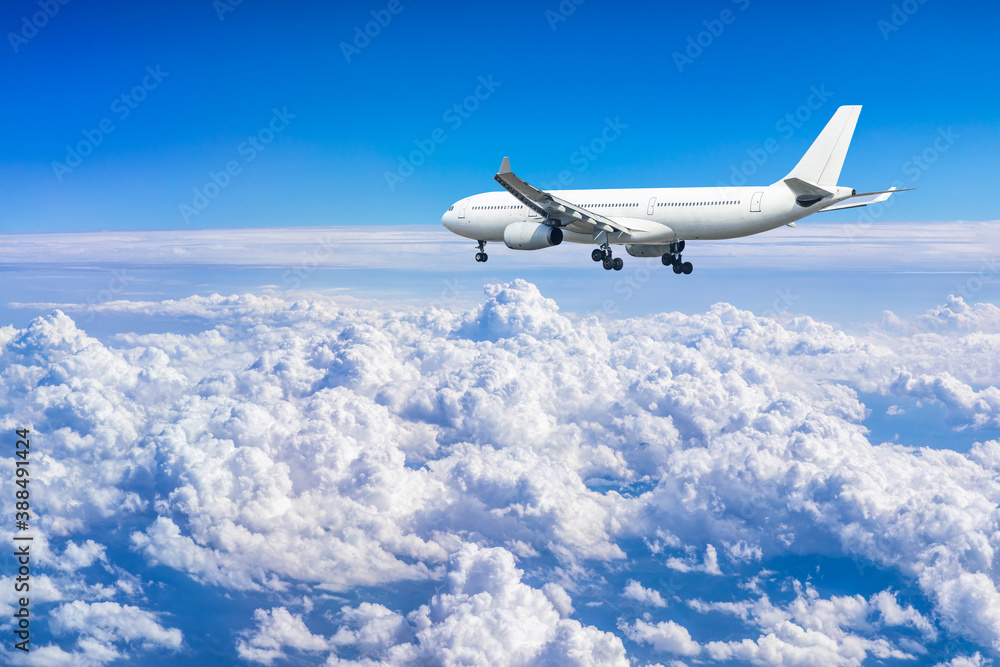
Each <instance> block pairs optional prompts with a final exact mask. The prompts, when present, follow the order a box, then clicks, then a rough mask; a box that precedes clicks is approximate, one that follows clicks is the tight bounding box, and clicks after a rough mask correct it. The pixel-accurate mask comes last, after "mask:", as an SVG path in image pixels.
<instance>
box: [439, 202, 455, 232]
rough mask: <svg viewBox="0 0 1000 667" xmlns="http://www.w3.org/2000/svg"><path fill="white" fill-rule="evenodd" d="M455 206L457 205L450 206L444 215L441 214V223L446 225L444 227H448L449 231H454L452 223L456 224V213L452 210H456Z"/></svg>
mask: <svg viewBox="0 0 1000 667" xmlns="http://www.w3.org/2000/svg"><path fill="white" fill-rule="evenodd" d="M454 208H455V207H454V206H452V207H451V208H449V209H448V210H447V211H445V212H444V215H442V216H441V224H442V225H444V228H445V229H447V230H448V231H449V232H451V231H454V230H453V229H452V224H454V213H453V212H452V211H453V210H454Z"/></svg>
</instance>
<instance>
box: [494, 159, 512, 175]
mask: <svg viewBox="0 0 1000 667" xmlns="http://www.w3.org/2000/svg"><path fill="white" fill-rule="evenodd" d="M497 173H498V174H510V173H512V172H511V170H510V159H509V158H507V157H504V159H503V162H501V163H500V171H498V172H497Z"/></svg>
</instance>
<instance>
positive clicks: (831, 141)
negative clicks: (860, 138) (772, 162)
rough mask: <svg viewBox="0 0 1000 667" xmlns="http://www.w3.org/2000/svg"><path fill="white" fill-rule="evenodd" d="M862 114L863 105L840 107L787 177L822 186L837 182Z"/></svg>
mask: <svg viewBox="0 0 1000 667" xmlns="http://www.w3.org/2000/svg"><path fill="white" fill-rule="evenodd" d="M860 114H861V106H860V105H857V106H843V107H840V108H839V109H837V112H836V113H835V114H833V118H831V119H830V122H829V123H827V124H826V127H824V128H823V131H822V132H820V133H819V136H818V137H816V141H814V142H813V144H812V146H810V147H809V150H808V151H806V154H805V155H803V156H802V159H801V160H799V163H798V164H797V165H795V169H792V171H791V172H789V174H788V176H785V179H789V178H797V179H800V180H802V181H805V182H806V183H813V184H815V185H821V186H822V185H836V184H837V179H838V178H840V170H841V169H842V168H843V166H844V158H845V157H847V149H848V148H849V147H850V145H851V137H852V136H854V127H855V126H856V125H857V124H858V116H859V115H860ZM782 180H784V179H782Z"/></svg>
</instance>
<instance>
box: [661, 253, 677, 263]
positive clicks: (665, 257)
mask: <svg viewBox="0 0 1000 667" xmlns="http://www.w3.org/2000/svg"><path fill="white" fill-rule="evenodd" d="M660 261H661V262H663V266H673V265H674V264H675V263H676V262H677V258H676V257H674V256H673V255H671V254H667V253H665V254H664V255H663V257H661V258H660Z"/></svg>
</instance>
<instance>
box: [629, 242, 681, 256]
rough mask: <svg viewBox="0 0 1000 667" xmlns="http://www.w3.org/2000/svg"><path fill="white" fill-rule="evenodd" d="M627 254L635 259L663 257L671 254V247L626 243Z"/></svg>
mask: <svg viewBox="0 0 1000 667" xmlns="http://www.w3.org/2000/svg"><path fill="white" fill-rule="evenodd" d="M625 252H627V253H628V254H630V255H632V256H633V257H662V256H663V255H666V254H667V253H668V252H670V246H669V245H639V244H636V243H626V244H625Z"/></svg>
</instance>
